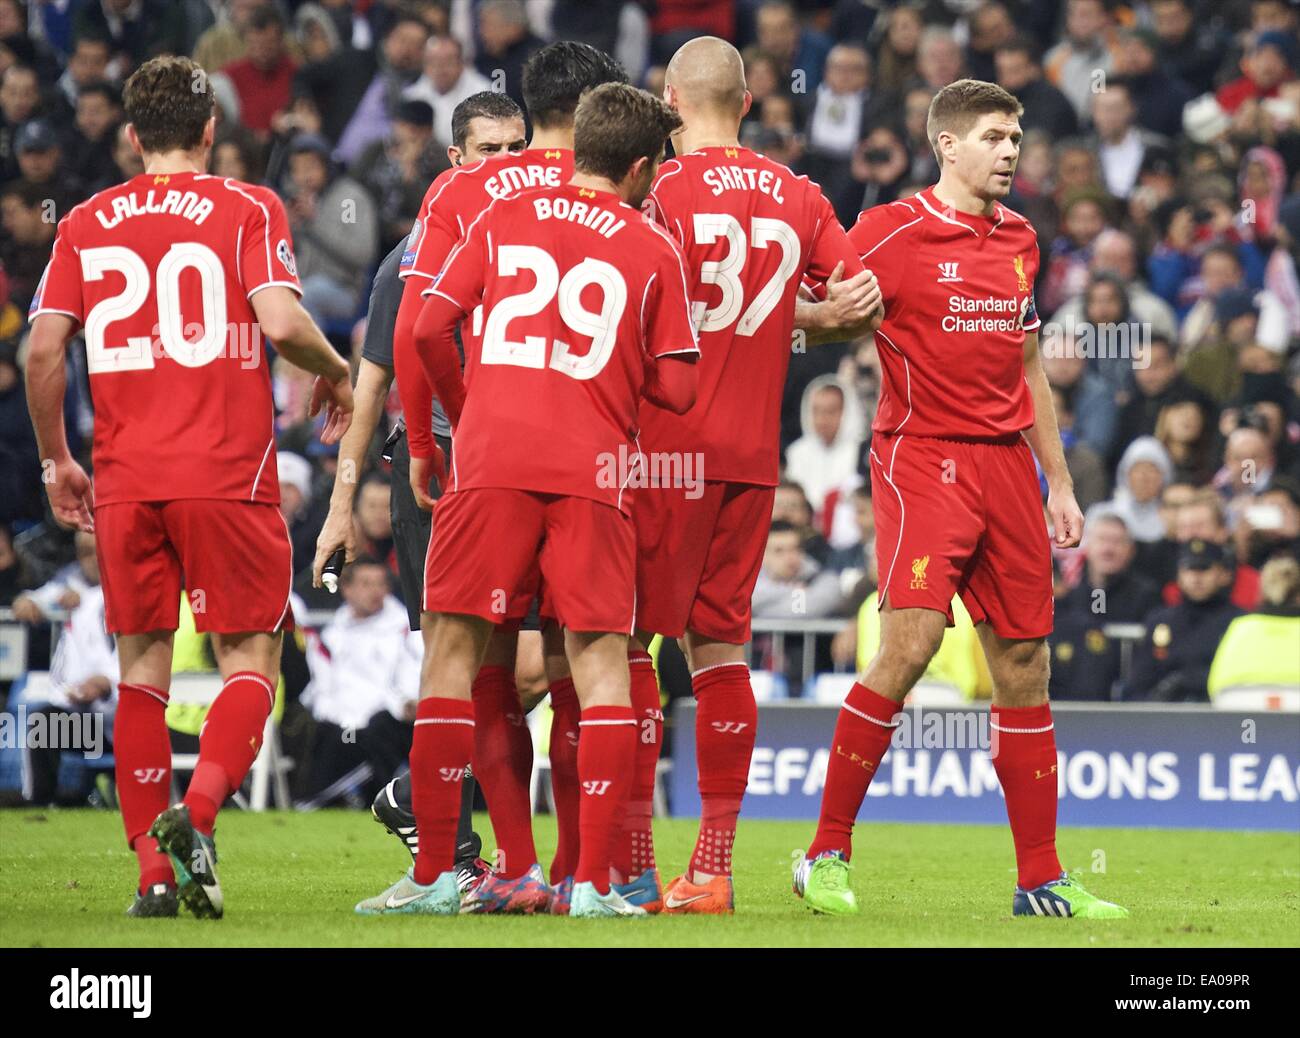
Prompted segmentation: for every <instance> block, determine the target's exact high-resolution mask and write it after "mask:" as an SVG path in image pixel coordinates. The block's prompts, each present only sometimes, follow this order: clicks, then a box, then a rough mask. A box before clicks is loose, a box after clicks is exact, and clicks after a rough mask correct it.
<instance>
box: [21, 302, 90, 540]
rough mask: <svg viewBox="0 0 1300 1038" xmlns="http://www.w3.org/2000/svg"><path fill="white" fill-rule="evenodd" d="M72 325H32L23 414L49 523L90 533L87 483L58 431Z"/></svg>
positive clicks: (56, 320)
mask: <svg viewBox="0 0 1300 1038" xmlns="http://www.w3.org/2000/svg"><path fill="white" fill-rule="evenodd" d="M76 330H77V322H76V321H74V320H73V319H72V318H71V317H65V316H63V315H62V314H41V315H39V316H38V317H37V318H36V320H35V321H34V322H33V323H32V334H31V337H30V339H29V340H28V354H27V408H28V410H29V411H30V413H31V416H32V428H33V429H35V431H36V445H37V448H38V449H39V450H40V455H41V478H42V480H43V481H44V483H45V493H46V495H47V496H48V497H49V499H50V510H51V511H52V512H53V513H54V518H55V520H56V521H58V522H59V523H61V524H63V525H64V526H73V527H76V528H77V529H78V530H84V531H86V532H87V533H89V532H90V531H91V530H93V529H94V528H95V526H94V521H93V519H92V509H93V508H94V496H93V494H92V491H91V487H90V477H89V476H87V475H86V472H85V470H84V469H83V468H82V467H81V466H80V465H78V464H77V463H76V461H75V460H73V457H72V455H71V454H70V453H69V451H68V434H67V430H66V429H65V428H64V425H63V395H64V393H65V392H66V391H67V384H68V376H67V368H66V360H65V357H66V351H67V348H68V340H69V339H71V338H72V335H73V333H74V332H75V331H76Z"/></svg>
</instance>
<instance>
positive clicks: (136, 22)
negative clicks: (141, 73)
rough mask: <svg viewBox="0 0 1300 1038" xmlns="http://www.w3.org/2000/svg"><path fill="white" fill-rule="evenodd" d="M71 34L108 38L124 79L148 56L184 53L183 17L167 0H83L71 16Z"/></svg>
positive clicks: (180, 9) (179, 8)
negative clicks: (73, 15) (72, 17)
mask: <svg viewBox="0 0 1300 1038" xmlns="http://www.w3.org/2000/svg"><path fill="white" fill-rule="evenodd" d="M73 36H74V37H75V38H80V37H82V36H98V37H99V38H101V39H106V40H108V41H110V42H111V43H112V45H113V51H114V55H115V56H116V57H117V58H118V59H119V61H120V62H121V65H120V66H119V68H118V70H117V72H118V75H119V76H121V77H122V78H123V79H125V78H126V76H127V75H129V74H130V73H131V72H133V71H134V70H135V67H136V66H137V65H139V64H140V63H141V62H144V61H147V60H148V59H149V58H152V57H155V56H156V55H159V54H183V53H185V17H184V13H183V9H182V7H181V5H180V4H177V3H172V2H170V0H85V2H84V3H83V4H82V5H81V7H80V9H79V10H78V11H77V14H76V16H75V18H74V19H73Z"/></svg>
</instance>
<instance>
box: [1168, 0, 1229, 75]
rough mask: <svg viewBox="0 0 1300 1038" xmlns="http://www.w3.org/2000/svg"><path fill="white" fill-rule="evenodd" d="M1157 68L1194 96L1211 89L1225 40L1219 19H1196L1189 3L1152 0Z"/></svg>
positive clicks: (1188, 0)
mask: <svg viewBox="0 0 1300 1038" xmlns="http://www.w3.org/2000/svg"><path fill="white" fill-rule="evenodd" d="M1150 6H1151V24H1152V28H1153V30H1154V32H1155V35H1156V39H1157V41H1158V42H1157V51H1156V56H1157V58H1158V60H1159V62H1160V67H1161V68H1162V69H1165V70H1166V71H1168V72H1169V74H1170V75H1172V76H1176V77H1177V78H1178V79H1181V80H1182V81H1183V82H1185V83H1186V84H1187V85H1188V86H1190V87H1191V88H1192V90H1193V91H1195V92H1196V93H1204V92H1205V91H1207V90H1212V89H1213V88H1214V76H1215V73H1216V72H1217V71H1218V68H1219V62H1220V61H1221V60H1222V58H1223V50H1224V46H1225V44H1226V40H1225V39H1224V38H1223V32H1222V29H1221V28H1220V27H1219V24H1218V19H1216V18H1205V19H1199V20H1198V19H1197V17H1196V14H1197V12H1196V10H1195V8H1194V7H1193V3H1192V0H1151V5H1150Z"/></svg>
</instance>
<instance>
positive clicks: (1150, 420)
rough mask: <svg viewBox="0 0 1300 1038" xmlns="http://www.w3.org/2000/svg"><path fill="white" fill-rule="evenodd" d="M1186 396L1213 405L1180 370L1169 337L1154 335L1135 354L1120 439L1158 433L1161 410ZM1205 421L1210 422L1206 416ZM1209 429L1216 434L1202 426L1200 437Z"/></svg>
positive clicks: (1122, 407) (1206, 475)
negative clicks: (1157, 425) (1157, 427)
mask: <svg viewBox="0 0 1300 1038" xmlns="http://www.w3.org/2000/svg"><path fill="white" fill-rule="evenodd" d="M1182 400H1191V401H1194V402H1196V403H1198V404H1200V405H1201V406H1202V407H1203V408H1208V407H1210V406H1211V405H1210V400H1209V398H1208V397H1206V396H1205V394H1204V393H1202V392H1200V391H1199V390H1197V389H1196V388H1195V387H1193V386H1192V385H1191V384H1190V383H1189V382H1188V381H1187V380H1186V379H1185V378H1183V376H1182V375H1181V374H1179V371H1178V362H1177V356H1176V353H1175V351H1174V347H1173V345H1172V344H1171V343H1170V342H1169V340H1168V339H1166V338H1165V337H1164V336H1162V335H1153V336H1151V338H1150V341H1149V342H1147V343H1146V344H1145V346H1142V347H1141V348H1140V349H1139V350H1138V351H1137V352H1136V355H1135V357H1134V361H1133V381H1132V386H1131V388H1130V389H1129V390H1128V391H1127V392H1126V393H1125V394H1124V395H1123V396H1122V397H1121V398H1120V410H1119V426H1118V436H1117V438H1116V442H1117V443H1119V444H1121V445H1123V444H1128V443H1130V442H1131V441H1132V440H1134V439H1135V438H1136V437H1138V436H1152V435H1155V434H1156V421H1157V419H1158V418H1159V417H1160V412H1161V410H1162V409H1163V408H1164V407H1166V406H1167V405H1169V404H1171V403H1175V402H1178V401H1182ZM1202 419H1204V414H1202ZM1201 424H1202V426H1204V425H1205V424H1206V423H1205V422H1204V420H1202V423H1201ZM1207 433H1208V436H1209V437H1210V438H1212V437H1213V428H1210V429H1208V430H1207V429H1205V428H1202V429H1200V430H1199V431H1198V432H1197V434H1196V435H1197V437H1198V441H1199V439H1200V438H1203V437H1204V435H1205V434H1207ZM1202 460H1203V459H1202ZM1209 476H1210V473H1204V474H1203V475H1202V477H1201V478H1200V479H1198V480H1195V481H1194V482H1198V483H1203V482H1205V481H1206V480H1207V479H1209Z"/></svg>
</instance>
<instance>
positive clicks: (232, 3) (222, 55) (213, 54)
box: [190, 0, 267, 72]
mask: <svg viewBox="0 0 1300 1038" xmlns="http://www.w3.org/2000/svg"><path fill="white" fill-rule="evenodd" d="M217 6H218V7H219V9H220V10H219V12H218V14H217V20H216V24H214V25H212V26H209V27H208V28H207V29H205V30H204V31H203V34H202V35H201V36H200V37H199V39H198V42H197V43H195V45H194V51H193V52H192V54H191V55H190V56H191V57H192V58H193V59H194V60H195V61H197V62H198V63H199V64H200V65H202V66H203V68H205V69H206V70H207V71H208V72H218V71H220V70H221V69H223V68H225V67H226V66H227V65H229V64H231V63H232V62H236V61H240V60H242V59H243V58H244V56H245V55H246V54H247V52H248V40H247V35H248V32H249V29H250V28H251V25H252V21H253V15H254V14H255V13H256V12H257V11H258V10H259V9H260V8H262V7H264V6H267V0H218V3H217Z"/></svg>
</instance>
